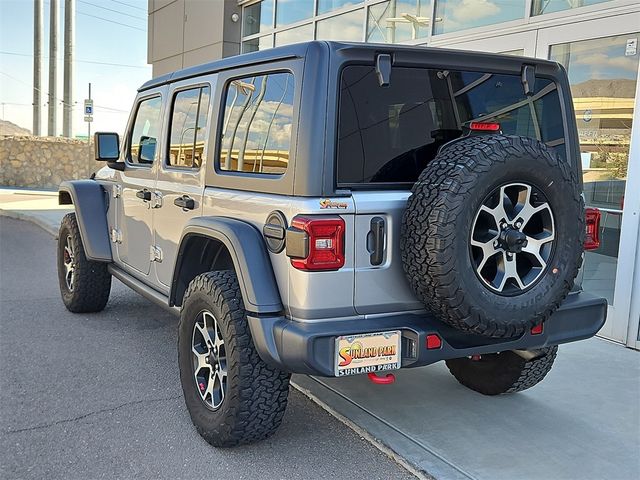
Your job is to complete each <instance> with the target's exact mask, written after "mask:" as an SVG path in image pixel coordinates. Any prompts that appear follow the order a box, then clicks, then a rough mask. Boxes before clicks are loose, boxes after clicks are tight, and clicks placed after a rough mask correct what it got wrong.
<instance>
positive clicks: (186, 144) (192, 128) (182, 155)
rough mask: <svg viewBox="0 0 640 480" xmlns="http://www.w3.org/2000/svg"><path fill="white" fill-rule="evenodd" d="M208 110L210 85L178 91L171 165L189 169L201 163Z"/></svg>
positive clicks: (172, 119)
mask: <svg viewBox="0 0 640 480" xmlns="http://www.w3.org/2000/svg"><path fill="white" fill-rule="evenodd" d="M208 113H209V87H203V88H193V89H191V90H184V91H182V92H178V93H177V94H176V96H175V99H174V101H173V108H172V114H171V140H170V142H169V158H168V164H169V165H171V166H174V167H190V168H191V167H194V168H199V167H200V165H202V156H203V152H204V142H205V138H206V136H207V114H208Z"/></svg>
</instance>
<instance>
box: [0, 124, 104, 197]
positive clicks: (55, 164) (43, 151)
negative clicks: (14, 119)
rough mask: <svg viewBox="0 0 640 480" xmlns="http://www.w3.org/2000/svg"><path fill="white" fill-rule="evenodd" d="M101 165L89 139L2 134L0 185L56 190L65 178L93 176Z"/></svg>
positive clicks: (0, 142)
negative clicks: (88, 141)
mask: <svg viewBox="0 0 640 480" xmlns="http://www.w3.org/2000/svg"><path fill="white" fill-rule="evenodd" d="M101 166H102V165H101V164H98V163H97V162H96V161H95V158H94V153H93V144H87V142H86V141H82V140H72V139H68V138H62V137H30V136H20V137H17V136H16V137H0V185H5V186H12V187H34V188H47V189H49V188H51V189H55V188H58V186H59V185H60V182H62V181H63V180H73V179H80V178H89V176H90V175H91V174H92V173H93V172H95V171H96V170H98V168H100V167H101Z"/></svg>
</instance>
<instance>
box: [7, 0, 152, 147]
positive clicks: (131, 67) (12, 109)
mask: <svg viewBox="0 0 640 480" xmlns="http://www.w3.org/2000/svg"><path fill="white" fill-rule="evenodd" d="M64 3H65V2H64V0H58V4H59V7H60V14H59V15H60V16H59V24H58V26H59V32H58V92H57V98H58V99H59V103H58V128H57V130H58V131H57V134H58V135H60V134H61V133H62V104H61V101H62V98H63V90H62V86H63V48H64V47H63V32H64V29H63V26H64ZM49 9H50V4H49V1H48V0H45V1H44V20H43V26H44V31H43V39H44V47H43V51H42V53H43V61H42V80H41V82H42V83H41V89H42V103H43V106H42V113H43V115H42V133H43V134H46V133H47V106H46V102H47V101H48V96H47V95H48V92H49V89H48V83H49V82H48V78H49V73H48V66H49ZM96 17H99V18H96ZM114 22H115V23H114ZM146 59H147V0H76V48H75V60H76V61H75V79H74V95H73V97H74V102H76V104H75V106H74V111H73V112H74V113H73V134H74V136H77V135H80V136H83V135H84V136H86V135H87V124H86V123H85V122H84V112H83V102H84V99H85V98H87V94H88V91H87V90H88V84H89V82H91V85H92V86H91V94H92V95H91V96H92V98H93V101H94V121H93V123H92V125H91V131H92V133H93V132H95V131H113V132H118V133H122V132H123V131H124V129H125V127H126V122H127V119H128V116H129V111H130V109H131V105H132V104H133V100H134V98H135V95H136V90H137V89H138V87H139V86H140V85H141V84H142V83H144V82H145V81H147V80H148V79H150V78H151V66H150V65H147V60H146ZM88 62H101V63H108V64H113V65H102V64H96V63H88ZM32 88H33V0H0V103H2V104H3V105H2V111H1V112H0V115H2V119H3V120H9V121H11V122H13V123H15V124H17V125H19V126H21V127H24V128H27V129H29V130H31V129H32V126H33V123H32V113H33V112H32V109H33V107H32V102H33V90H32Z"/></svg>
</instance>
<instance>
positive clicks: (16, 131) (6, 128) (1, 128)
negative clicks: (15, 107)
mask: <svg viewBox="0 0 640 480" xmlns="http://www.w3.org/2000/svg"><path fill="white" fill-rule="evenodd" d="M11 135H17V136H24V135H31V131H30V130H27V129H26V128H22V127H19V126H18V125H16V124H15V123H12V122H9V121H8V120H0V136H3V137H8V136H11Z"/></svg>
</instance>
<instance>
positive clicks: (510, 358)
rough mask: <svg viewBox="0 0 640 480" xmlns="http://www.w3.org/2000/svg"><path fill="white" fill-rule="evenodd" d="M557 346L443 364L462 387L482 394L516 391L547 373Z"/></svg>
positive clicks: (532, 384)
mask: <svg viewBox="0 0 640 480" xmlns="http://www.w3.org/2000/svg"><path fill="white" fill-rule="evenodd" d="M557 353H558V346H557V345H554V346H552V347H546V348H542V349H540V350H536V351H531V352H530V351H519V352H514V351H507V352H500V353H491V354H488V355H477V356H473V357H464V358H454V359H452V360H446V364H447V368H449V371H450V372H451V374H452V375H453V376H454V377H456V380H458V382H460V383H461V384H462V385H464V386H465V387H468V388H470V389H471V390H475V391H476V392H479V393H482V394H484V395H501V394H503V393H516V392H521V391H523V390H526V389H528V388H531V387H533V386H534V385H537V384H538V383H540V382H541V381H542V379H543V378H544V377H545V376H546V375H547V373H549V371H550V370H551V367H552V366H553V362H554V360H555V359H556V355H557Z"/></svg>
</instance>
